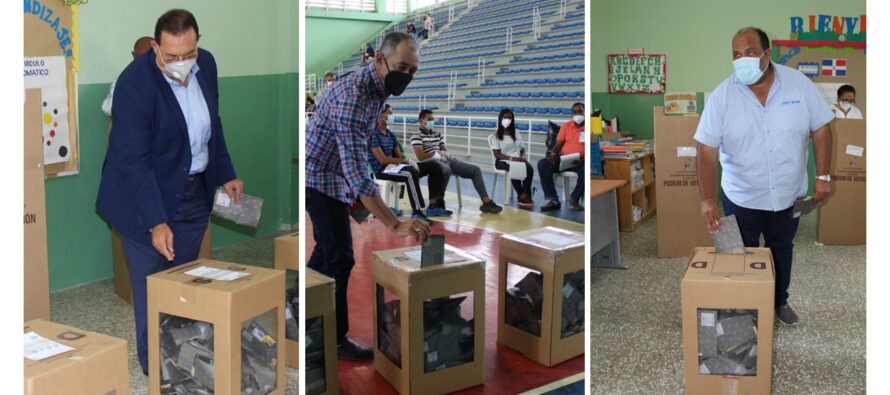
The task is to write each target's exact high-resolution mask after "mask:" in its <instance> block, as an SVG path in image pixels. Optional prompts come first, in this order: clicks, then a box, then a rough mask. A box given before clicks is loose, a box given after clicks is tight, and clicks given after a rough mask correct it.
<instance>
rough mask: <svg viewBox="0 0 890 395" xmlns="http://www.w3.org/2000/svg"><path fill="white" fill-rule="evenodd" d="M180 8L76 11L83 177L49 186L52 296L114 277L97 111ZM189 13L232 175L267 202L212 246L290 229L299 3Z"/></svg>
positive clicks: (225, 229) (228, 4) (161, 4)
mask: <svg viewBox="0 0 890 395" xmlns="http://www.w3.org/2000/svg"><path fill="white" fill-rule="evenodd" d="M182 6H183V4H182V3H181V2H175V1H172V0H163V1H152V2H137V1H115V2H90V3H87V4H85V5H82V6H81V7H80V48H81V52H80V55H81V59H80V62H81V69H80V73H79V75H78V81H79V86H78V99H79V104H78V114H79V118H80V120H79V122H80V144H81V145H80V149H81V152H80V160H81V162H80V166H81V169H80V174H78V175H74V176H66V177H60V178H55V179H50V180H47V182H46V189H47V191H46V193H47V217H48V223H47V236H48V242H49V271H50V288H51V289H52V290H58V289H62V288H67V287H71V286H74V285H78V284H83V283H87V282H91V281H95V280H99V279H103V278H109V277H111V276H112V263H111V242H110V238H111V235H110V230H109V228H108V225H107V224H106V223H105V222H104V221H103V220H102V219H101V218H100V217H99V216H98V215H97V214H96V212H95V199H96V192H97V189H98V185H99V178H100V173H101V167H102V161H103V160H104V155H105V150H106V148H107V141H106V136H107V132H108V124H109V120H108V118H106V117H105V116H104V115H103V114H102V112H101V109H100V105H101V103H102V100H103V99H104V98H105V95H106V94H107V92H108V87H109V83H110V82H111V81H112V80H113V79H114V78H116V77H117V75H118V74H119V73H120V71H121V70H123V68H124V67H125V66H126V65H127V63H128V62H129V61H130V60H131V59H132V57H131V55H130V51H132V46H133V42H134V41H135V39H136V38H138V37H140V36H142V35H149V36H151V35H153V33H154V24H155V22H156V20H157V17H158V16H160V15H161V14H162V13H163V12H165V11H166V10H168V9H170V8H174V7H182ZM186 6H187V7H188V8H189V10H190V11H192V12H193V13H194V14H195V17H196V19H197V21H198V26H199V28H200V31H201V35H202V37H201V40H200V44H199V45H200V46H201V47H202V48H204V49H207V50H209V51H210V52H212V53H213V54H214V57H215V58H216V61H217V64H218V67H219V74H220V79H219V88H220V89H219V92H220V98H219V101H220V117H221V118H222V120H223V129H224V132H225V135H226V140H227V143H228V148H229V152H230V154H231V156H232V160H233V162H234V165H235V168H236V171H237V173H238V176H239V178H241V179H243V180H244V183H245V192H246V193H249V194H252V195H256V196H260V197H263V198H264V199H265V204H264V208H263V218H262V220H261V221H260V226H259V229H257V230H256V231H250V230H247V229H244V228H235V227H233V226H230V225H227V224H224V223H222V222H219V223H216V222H215V223H214V225H213V229H212V234H213V247H214V248H218V247H221V246H225V245H228V244H232V243H235V242H238V241H242V240H247V239H250V238H252V237H256V236H263V235H268V234H271V233H274V232H276V231H278V230H279V229H280V228H282V227H289V226H290V225H292V224H296V223H297V221H298V218H299V217H298V212H297V209H296V202H297V200H296V199H297V197H298V194H297V192H298V191H297V187H296V182H297V179H296V175H297V167H296V164H292V162H291V157H292V156H294V155H296V154H297V136H296V129H297V116H298V112H297V107H298V105H297V99H298V93H297V92H298V91H297V81H298V75H297V42H298V41H297V34H296V32H297V31H298V29H297V25H296V20H297V18H296V16H297V4H296V2H292V1H289V0H276V1H265V2H258V3H245V2H238V1H233V0H215V1H211V0H196V1H191V2H189V3H188V4H186ZM235 26H237V28H234V27H235ZM25 39H26V40H27V37H26V38H25ZM270 152H274V153H275V155H269V153H270Z"/></svg>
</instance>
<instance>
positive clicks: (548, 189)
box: [538, 158, 584, 202]
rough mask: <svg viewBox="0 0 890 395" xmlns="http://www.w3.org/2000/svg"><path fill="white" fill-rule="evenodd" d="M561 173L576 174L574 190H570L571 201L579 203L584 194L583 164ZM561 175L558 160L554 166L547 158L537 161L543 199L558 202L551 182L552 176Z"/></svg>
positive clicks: (554, 185)
mask: <svg viewBox="0 0 890 395" xmlns="http://www.w3.org/2000/svg"><path fill="white" fill-rule="evenodd" d="M563 171H572V172H575V173H576V174H578V182H576V183H575V189H573V190H572V200H573V201H576V202H580V201H581V194H583V193H584V164H583V160H582V164H581V165H580V166H576V167H570V168H568V169H565V170H563ZM556 173H562V172H561V171H559V159H557V160H556V164H555V165H554V164H551V163H550V161H548V160H547V158H543V159H541V160H539V161H538V174H540V175H541V188H542V189H544V197H545V198H546V199H547V200H559V194H558V193H556V184H555V183H554V182H553V175H554V174H556Z"/></svg>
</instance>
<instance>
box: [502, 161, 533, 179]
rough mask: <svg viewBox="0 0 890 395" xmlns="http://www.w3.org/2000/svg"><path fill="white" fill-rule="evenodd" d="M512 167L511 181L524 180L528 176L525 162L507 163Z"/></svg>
mask: <svg viewBox="0 0 890 395" xmlns="http://www.w3.org/2000/svg"><path fill="white" fill-rule="evenodd" d="M507 164H508V165H510V179H511V180H524V179H525V177H526V176H527V175H528V173H527V172H526V171H527V170H528V169H526V168H525V162H514V161H509V162H507Z"/></svg>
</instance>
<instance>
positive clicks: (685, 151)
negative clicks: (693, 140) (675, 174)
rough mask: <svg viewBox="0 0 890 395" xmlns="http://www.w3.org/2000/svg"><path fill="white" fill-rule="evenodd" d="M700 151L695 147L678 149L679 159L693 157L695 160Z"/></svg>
mask: <svg viewBox="0 0 890 395" xmlns="http://www.w3.org/2000/svg"><path fill="white" fill-rule="evenodd" d="M696 154H698V151H697V150H696V148H695V147H677V157H678V158H682V157H692V158H695V156H696Z"/></svg>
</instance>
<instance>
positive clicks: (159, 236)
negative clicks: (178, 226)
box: [151, 223, 176, 262]
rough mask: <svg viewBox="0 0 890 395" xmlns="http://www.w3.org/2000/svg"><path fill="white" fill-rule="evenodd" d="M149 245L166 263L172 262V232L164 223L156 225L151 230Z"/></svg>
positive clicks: (173, 255) (174, 255)
mask: <svg viewBox="0 0 890 395" xmlns="http://www.w3.org/2000/svg"><path fill="white" fill-rule="evenodd" d="M151 244H152V245H153V246H154V247H155V250H157V251H158V252H159V253H161V255H163V256H164V258H167V261H169V262H173V258H174V257H176V254H174V253H173V231H172V230H170V227H169V226H167V224H166V223H162V224H159V225H156V226H155V227H154V228H152V229H151Z"/></svg>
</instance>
